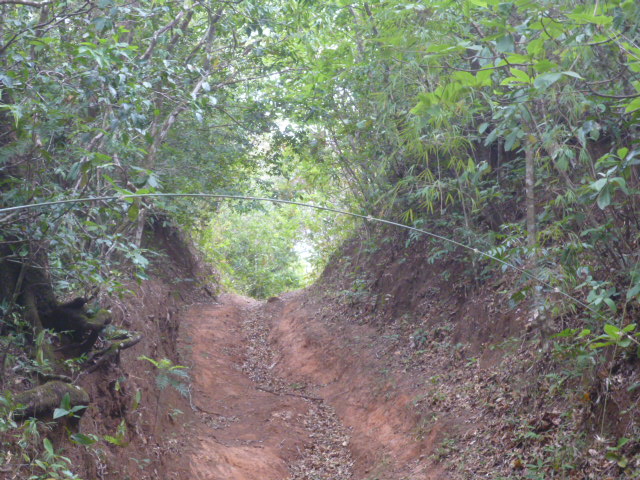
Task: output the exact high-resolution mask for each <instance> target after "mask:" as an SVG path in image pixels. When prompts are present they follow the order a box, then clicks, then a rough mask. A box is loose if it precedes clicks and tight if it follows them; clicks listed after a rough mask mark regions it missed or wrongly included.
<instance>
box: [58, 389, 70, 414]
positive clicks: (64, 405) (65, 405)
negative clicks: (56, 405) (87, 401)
mask: <svg viewBox="0 0 640 480" xmlns="http://www.w3.org/2000/svg"><path fill="white" fill-rule="evenodd" d="M60 408H63V409H65V410H69V409H70V408H71V396H70V395H69V394H68V393H65V394H64V396H63V397H62V401H61V402H60Z"/></svg>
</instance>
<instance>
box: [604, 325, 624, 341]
mask: <svg viewBox="0 0 640 480" xmlns="http://www.w3.org/2000/svg"><path fill="white" fill-rule="evenodd" d="M604 332H605V333H606V334H607V335H609V336H610V337H612V338H620V337H621V336H622V330H621V329H619V328H618V327H616V326H615V325H611V324H610V323H607V324H605V326H604Z"/></svg>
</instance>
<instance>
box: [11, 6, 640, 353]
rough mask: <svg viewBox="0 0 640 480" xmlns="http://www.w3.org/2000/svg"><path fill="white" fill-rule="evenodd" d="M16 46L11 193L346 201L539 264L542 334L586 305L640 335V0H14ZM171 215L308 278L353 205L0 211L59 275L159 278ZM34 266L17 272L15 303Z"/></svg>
mask: <svg viewBox="0 0 640 480" xmlns="http://www.w3.org/2000/svg"><path fill="white" fill-rule="evenodd" d="M0 65H2V66H1V67H0V147H1V150H0V206H1V207H8V206H15V205H21V204H26V203H34V202H39V201H50V200H56V199H66V198H72V197H86V196H98V195H104V194H114V193H118V194H125V193H129V192H136V193H149V192H158V191H160V192H175V191H182V192H198V191H206V192H219V193H245V194H252V193H253V194H259V195H267V196H269V195H273V196H280V197H283V198H288V199H297V200H303V201H312V202H317V203H319V204H324V203H328V204H335V205H339V206H342V207H344V208H350V209H352V210H354V211H356V212H358V213H365V214H376V215H380V216H386V217H388V218H392V219H394V220H401V221H404V222H406V223H408V224H411V225H414V226H417V227H421V228H428V229H434V230H437V231H438V232H440V233H442V234H444V235H447V236H451V237H452V238H455V239H456V240H458V241H461V242H463V243H466V244H469V245H470V246H471V247H473V248H477V249H480V250H483V251H489V252H490V253H491V254H492V255H494V256H496V257H498V258H500V259H502V260H504V261H507V262H510V263H512V264H514V265H517V266H519V267H523V268H527V269H530V270H531V271H532V272H534V274H535V275H536V276H537V277H538V279H540V280H543V281H544V282H546V284H540V283H537V282H532V281H530V279H529V278H528V277H526V276H525V277H523V278H522V280H521V282H520V283H519V284H518V285H517V287H515V288H514V289H513V290H512V291H510V292H509V293H510V294H512V295H513V299H514V300H522V299H524V298H527V299H529V300H531V301H532V302H534V303H535V309H536V310H537V311H538V312H539V313H540V315H539V317H538V318H540V321H539V325H538V327H539V328H538V331H539V332H540V333H541V334H542V335H543V336H544V337H545V338H548V337H550V335H551V334H552V333H554V329H555V327H556V324H555V323H554V320H556V319H558V318H563V319H564V318H571V319H572V321H571V322H570V323H571V327H573V328H572V329H569V330H566V331H565V332H564V333H563V335H564V337H567V338H575V339H576V341H578V342H579V343H580V345H582V346H585V345H590V346H591V347H593V348H592V350H597V351H599V350H598V349H602V348H604V347H607V346H609V345H615V346H616V347H617V348H621V349H623V350H625V351H632V350H633V351H639V352H640V350H637V349H638V346H639V339H638V336H637V333H636V331H635V328H636V327H635V325H636V323H635V318H636V317H637V314H638V301H639V300H640V257H639V256H638V255H639V253H638V252H639V251H640V250H639V248H638V246H639V245H638V242H639V241H640V223H639V222H638V218H640V212H639V211H638V208H639V205H638V198H639V197H638V194H639V193H640V190H639V186H640V185H639V173H640V167H639V165H640V149H639V147H638V116H639V115H640V5H639V4H638V2H636V1H635V0H609V1H606V2H605V1H594V2H571V1H568V0H545V1H537V2H533V1H528V0H514V1H511V2H504V1H499V0H425V1H422V2H401V1H399V0H387V1H371V2H347V1H345V0H337V1H334V2H315V1H313V0H311V1H308V0H300V1H296V0H282V1H280V0H273V1H268V2H261V1H255V0H250V1H240V2H226V1H221V2H218V1H215V0H211V1H208V0H202V1H198V0H195V1H191V0H187V1H183V2H174V1H171V0H158V1H154V2H145V1H142V2H133V3H128V2H120V1H117V0H99V1H97V2H93V1H85V0H72V1H69V0H51V1H42V2H37V1H31V0H29V1H28V0H0ZM159 212H162V214H161V215H160V213H159ZM166 215H168V216H169V217H171V218H173V219H174V221H177V222H179V223H180V224H182V225H183V226H185V227H187V228H189V229H191V230H192V231H193V232H194V233H195V236H196V237H197V238H199V239H200V240H201V242H202V244H203V246H204V247H205V249H206V250H207V251H208V252H210V253H211V255H212V257H211V258H213V259H215V260H216V261H217V262H218V263H220V264H221V265H223V270H225V271H226V272H227V273H228V278H229V280H228V281H229V284H230V285H234V286H235V288H237V289H239V290H241V291H244V292H247V293H250V294H252V295H256V296H269V295H272V294H275V293H277V292H278V291H281V290H282V289H288V288H295V287H298V286H300V285H301V284H303V283H304V281H305V280H304V278H303V277H304V275H303V273H302V272H301V270H300V254H299V252H300V251H310V252H314V253H315V254H316V255H319V258H316V260H314V262H315V263H316V264H317V265H319V266H322V264H323V261H324V259H326V258H327V256H328V252H329V251H331V250H332V249H333V248H334V247H335V245H336V243H337V242H339V241H340V240H341V239H343V238H344V237H345V235H346V234H347V233H348V232H349V231H350V230H349V229H350V227H351V225H350V224H349V223H348V222H347V223H335V222H334V223H332V224H331V225H329V223H330V222H329V221H328V218H329V217H328V216H326V215H319V214H317V215H316V214H311V213H300V212H299V211H298V210H294V209H289V208H286V209H281V208H275V207H258V206H257V205H253V204H251V205H248V204H246V205H238V206H235V207H229V208H226V207H225V208H222V209H221V208H220V206H219V205H214V204H211V203H195V202H193V201H184V200H180V201H170V200H162V201H160V200H153V201H152V200H144V201H143V200H135V201H133V200H132V201H128V202H124V201H118V202H99V201H95V202H92V203H87V204H68V205H58V206H55V207H52V208H48V209H37V210H30V211H19V212H12V213H8V214H0V223H1V225H2V229H1V232H0V247H1V248H0V256H1V257H2V258H1V260H2V261H8V262H15V263H21V264H24V265H30V266H33V267H37V268H43V269H46V270H47V271H49V272H50V274H51V277H52V281H53V282H54V284H55V286H56V292H57V293H58V294H59V295H66V294H68V293H70V292H76V291H89V290H90V289H92V288H93V287H94V286H96V285H99V286H100V288H102V289H103V290H106V291H110V292H112V291H118V290H120V289H122V288H123V283H124V279H125V278H127V277H129V276H130V275H131V274H133V275H134V276H136V277H137V278H138V279H139V280H140V279H144V278H145V268H146V266H147V264H148V258H147V257H148V256H149V255H150V252H149V251H147V250H145V249H144V248H143V247H144V246H145V245H144V243H143V233H144V227H145V225H146V224H148V222H149V221H152V220H154V219H158V218H162V219H164V218H167V217H166ZM296 245H297V247H296ZM296 248H297V250H296ZM318 252H320V253H319V254H318ZM459 253H460V252H457V254H459ZM465 254H468V255H469V259H473V265H474V268H476V269H477V270H478V271H481V270H483V269H486V268H497V266H496V265H488V264H487V262H484V261H483V262H477V260H478V258H477V257H475V256H474V254H473V251H469V253H465ZM0 281H1V280H0ZM19 289H20V288H19V285H17V286H16V285H9V286H4V287H3V288H2V289H0V292H2V293H3V296H2V300H3V304H2V309H3V312H4V313H5V314H7V318H9V317H8V314H9V313H10V312H11V314H12V315H13V313H14V312H15V309H14V305H13V303H15V300H16V298H15V295H13V294H12V293H7V292H13V291H15V292H18V291H19ZM556 289H560V290H562V291H563V292H565V293H567V294H568V296H560V295H558V291H557V290H556ZM5 293H7V294H5ZM570 297H575V299H577V300H578V302H576V301H574V300H575V299H573V300H572V299H571V298H570ZM11 318H13V317H11ZM5 323H6V330H7V331H9V330H11V331H14V332H15V331H17V330H16V327H15V325H14V324H11V325H9V322H8V321H7V322H5ZM4 328H5V327H3V329H4ZM3 332H5V330H3ZM5 333H6V332H5ZM21 338H22V337H21ZM24 341H25V342H27V340H24Z"/></svg>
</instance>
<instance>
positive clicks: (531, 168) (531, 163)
mask: <svg viewBox="0 0 640 480" xmlns="http://www.w3.org/2000/svg"><path fill="white" fill-rule="evenodd" d="M529 137H530V138H529V140H528V142H527V146H526V149H525V188H526V198H527V200H526V205H527V247H529V248H530V249H533V248H534V247H535V245H536V238H537V226H536V197H535V191H534V189H535V185H536V170H535V169H536V164H535V152H534V144H533V141H532V140H533V139H532V138H531V135H530V136H529Z"/></svg>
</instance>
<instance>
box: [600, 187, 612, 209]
mask: <svg viewBox="0 0 640 480" xmlns="http://www.w3.org/2000/svg"><path fill="white" fill-rule="evenodd" d="M596 203H597V204H598V207H599V208H600V210H604V209H605V208H607V207H608V206H609V205H611V189H610V188H609V185H608V184H607V186H606V187H605V188H603V189H602V190H600V193H599V194H598V199H597V200H596Z"/></svg>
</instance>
